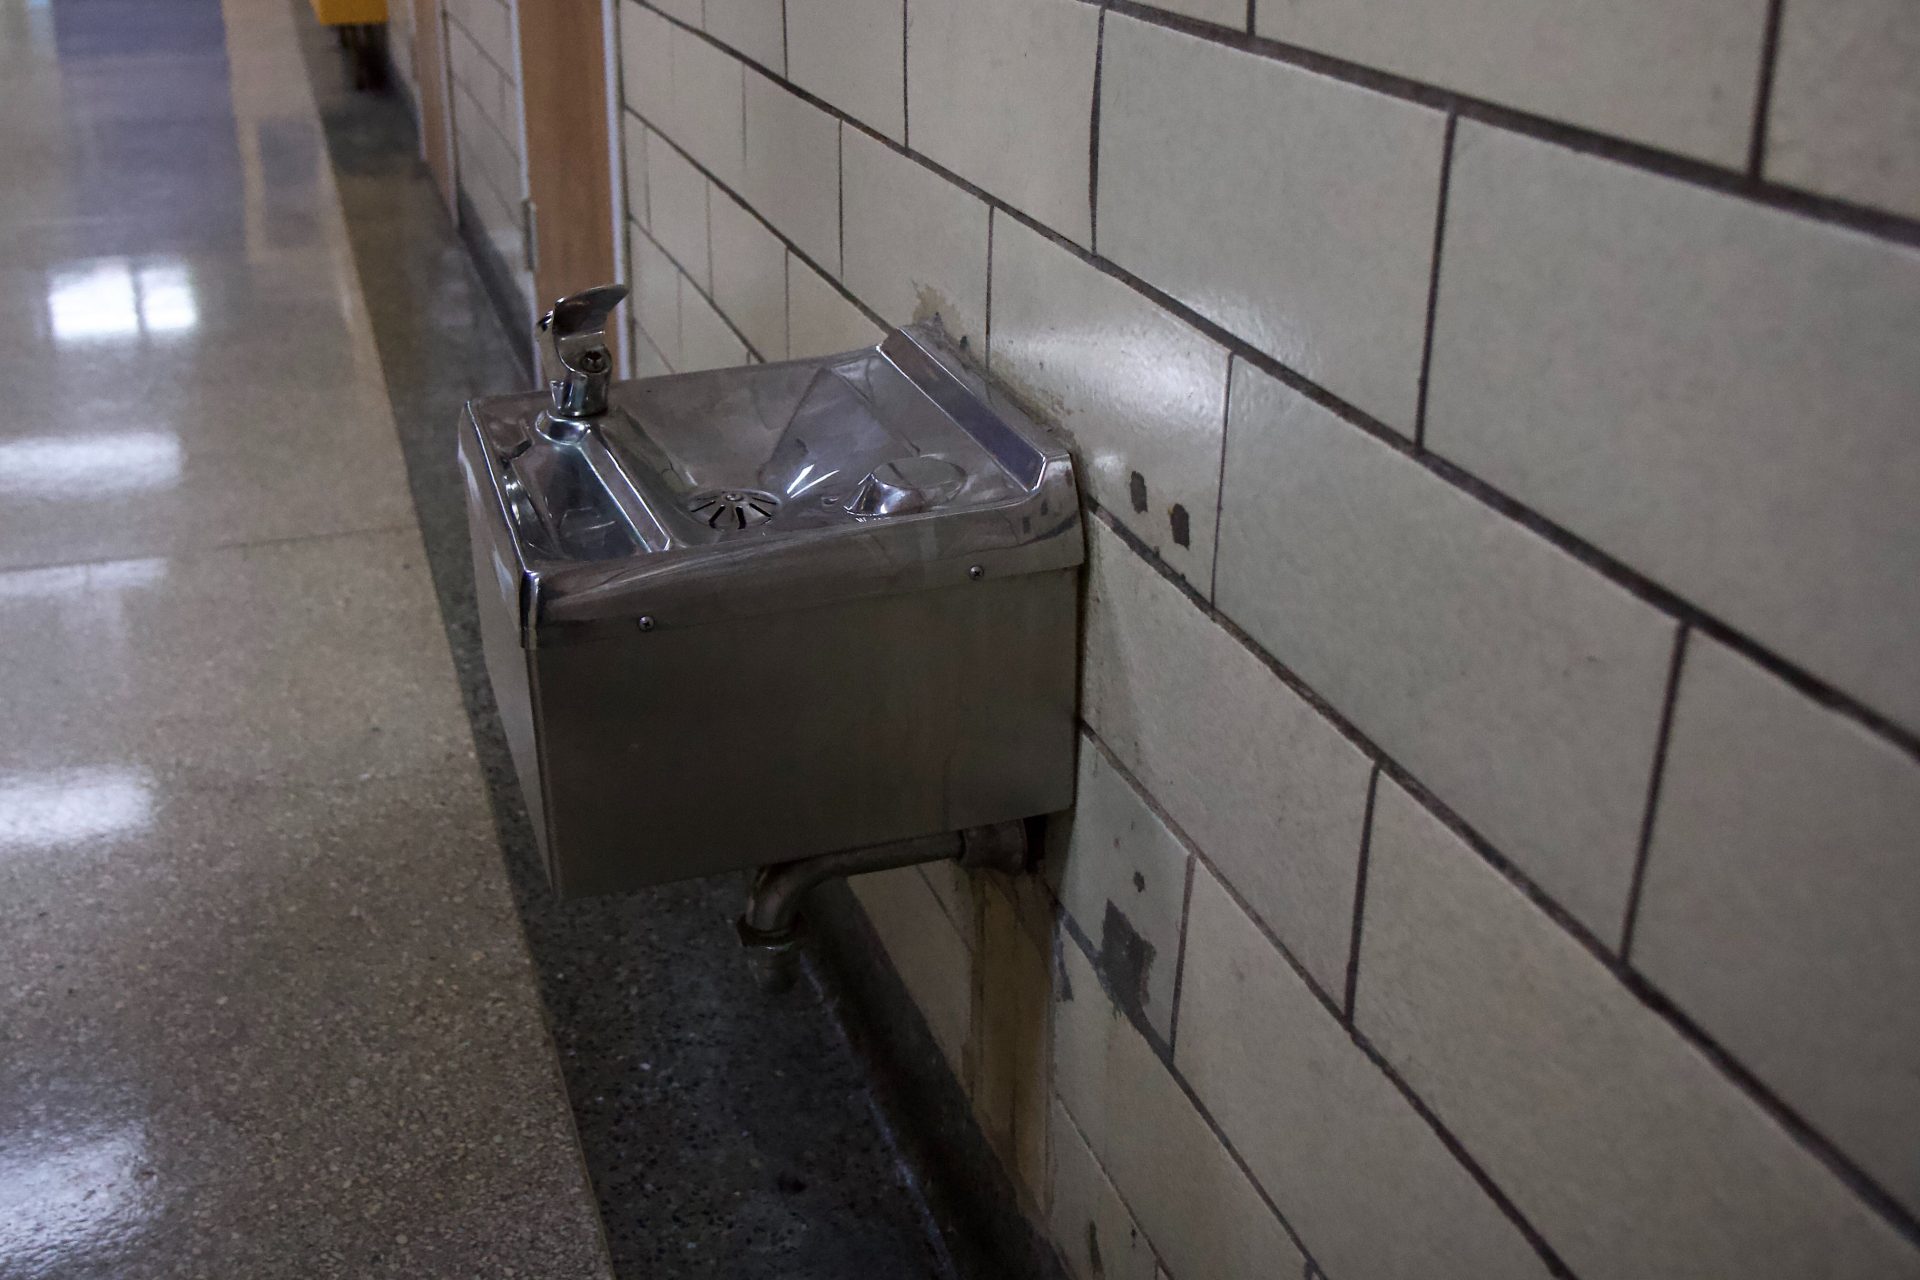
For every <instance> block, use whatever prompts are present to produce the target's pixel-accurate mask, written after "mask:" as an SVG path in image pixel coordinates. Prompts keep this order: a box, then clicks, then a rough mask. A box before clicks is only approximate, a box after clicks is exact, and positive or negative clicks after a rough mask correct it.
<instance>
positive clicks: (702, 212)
mask: <svg viewBox="0 0 1920 1280" xmlns="http://www.w3.org/2000/svg"><path fill="white" fill-rule="evenodd" d="M647 208H648V212H649V213H650V215H651V216H650V217H649V218H648V220H647V230H648V231H650V232H651V233H652V234H653V238H654V239H655V240H656V241H658V242H659V245H660V247H661V248H662V249H665V250H666V251H667V253H668V254H670V255H671V256H672V257H673V260H674V261H675V262H676V263H678V264H679V266H680V269H681V270H682V271H684V272H686V273H687V274H688V275H690V276H692V277H693V278H694V279H695V280H697V281H699V282H700V284H701V286H702V287H703V288H704V287H705V286H706V284H707V281H708V274H707V262H708V258H707V180H706V178H705V176H704V175H702V174H701V172H700V170H698V169H696V168H695V167H694V166H693V163H692V162H691V161H689V160H688V159H687V158H686V157H685V156H683V155H681V154H680V153H679V152H678V151H676V150H674V149H673V147H671V146H669V145H668V144H667V143H666V142H665V141H664V140H662V139H661V137H660V135H659V134H653V135H651V136H650V137H648V139H647ZM678 363H679V362H678V361H675V364H676V365H677V364H678Z"/></svg>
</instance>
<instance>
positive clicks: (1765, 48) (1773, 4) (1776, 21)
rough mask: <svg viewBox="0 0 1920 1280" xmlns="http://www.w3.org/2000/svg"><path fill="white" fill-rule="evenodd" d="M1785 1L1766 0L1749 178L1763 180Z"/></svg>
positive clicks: (1754, 93)
mask: <svg viewBox="0 0 1920 1280" xmlns="http://www.w3.org/2000/svg"><path fill="white" fill-rule="evenodd" d="M1785 9H1786V2H1785V0H1767V21H1766V26H1765V27H1764V28H1763V31H1762V34H1761V37H1760V80H1759V83H1758V84H1757V85H1756V86H1755V87H1754V92H1753V141H1752V145H1751V146H1750V147H1749V149H1748V151H1747V177H1749V178H1751V179H1752V180H1753V181H1755V182H1760V181H1763V178H1762V176H1761V175H1762V174H1763V173H1764V172H1765V170H1766V164H1767V125H1768V122H1769V118H1770V117H1771V116H1772V114H1773V78H1774V76H1775V75H1776V74H1777V73H1778V71H1779V63H1780V20H1781V15H1782V13H1783V12H1784V11H1785Z"/></svg>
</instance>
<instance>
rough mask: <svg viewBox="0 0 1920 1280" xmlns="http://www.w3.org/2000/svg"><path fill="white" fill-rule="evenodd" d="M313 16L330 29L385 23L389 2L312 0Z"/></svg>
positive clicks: (381, 0)
mask: <svg viewBox="0 0 1920 1280" xmlns="http://www.w3.org/2000/svg"><path fill="white" fill-rule="evenodd" d="M312 3H313V16H314V17H316V18H318V19H319V20H320V21H321V23H322V24H324V25H326V26H329V27H344V26H355V25H359V24H363V23H371V22H385V21H386V20H387V0H312Z"/></svg>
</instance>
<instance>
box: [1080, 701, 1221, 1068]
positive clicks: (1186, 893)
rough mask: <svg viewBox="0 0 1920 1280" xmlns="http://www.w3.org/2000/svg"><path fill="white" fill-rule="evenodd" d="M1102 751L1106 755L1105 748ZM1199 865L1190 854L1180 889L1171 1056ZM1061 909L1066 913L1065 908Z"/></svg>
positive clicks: (1170, 1020)
mask: <svg viewBox="0 0 1920 1280" xmlns="http://www.w3.org/2000/svg"><path fill="white" fill-rule="evenodd" d="M1087 733H1088V736H1089V737H1091V736H1092V733H1093V731H1092V730H1091V729H1089V730H1088V731H1087ZM1102 751H1103V754H1104V748H1103V749H1102ZM1198 865H1199V864H1198V860H1197V859H1195V858H1194V856H1193V854H1192V853H1191V852H1189V853H1188V854H1187V874H1186V879H1185V880H1184V882H1183V883H1182V884H1181V887H1180V940H1179V942H1178V943H1177V944H1176V945H1177V946H1178V947H1179V948H1180V954H1179V955H1178V956H1176V957H1175V959H1174V965H1173V997H1172V999H1173V1007H1172V1008H1171V1009H1169V1010H1168V1011H1167V1052H1168V1053H1169V1054H1171V1053H1173V1052H1174V1051H1175V1050H1177V1049H1178V1048H1179V1047H1180V992H1181V989H1182V988H1183V987H1184V986H1185V985H1186V980H1187V940H1188V938H1189V937H1190V936H1191V935H1192V929H1193V878H1194V875H1195V874H1196V872H1195V868H1196V867H1197V866H1198ZM1061 909H1062V910H1063V911H1064V910H1065V907H1064V906H1063V907H1062V908H1061Z"/></svg>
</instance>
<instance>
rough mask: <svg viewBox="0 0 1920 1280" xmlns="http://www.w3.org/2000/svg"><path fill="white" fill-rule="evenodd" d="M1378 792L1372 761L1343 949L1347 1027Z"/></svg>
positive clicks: (1356, 972)
mask: <svg viewBox="0 0 1920 1280" xmlns="http://www.w3.org/2000/svg"><path fill="white" fill-rule="evenodd" d="M1379 795H1380V766H1379V765H1378V764H1375V765H1374V766H1373V772H1372V773H1370V774H1368V775H1367V804H1366V808H1365V809H1364V810H1363V811H1362V813H1361V816H1360V863H1359V869H1358V870H1357V871H1356V872H1355V873H1354V881H1353V937H1352V941H1351V943H1350V944H1349V947H1350V949H1349V950H1348V952H1347V992H1346V1004H1345V1013H1346V1016H1345V1017H1344V1018H1343V1019H1341V1020H1342V1021H1343V1022H1345V1023H1346V1024H1347V1025H1348V1026H1349V1027H1351V1026H1352V1025H1353V1006H1354V1001H1355V999H1356V997H1357V996H1358V995H1359V992H1360V926H1361V924H1362V922H1363V921H1364V919H1365V912H1366V905H1367V863H1368V859H1369V856H1370V855H1371V854H1372V852H1373V806H1374V801H1375V800H1376V799H1378V798H1379Z"/></svg>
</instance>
